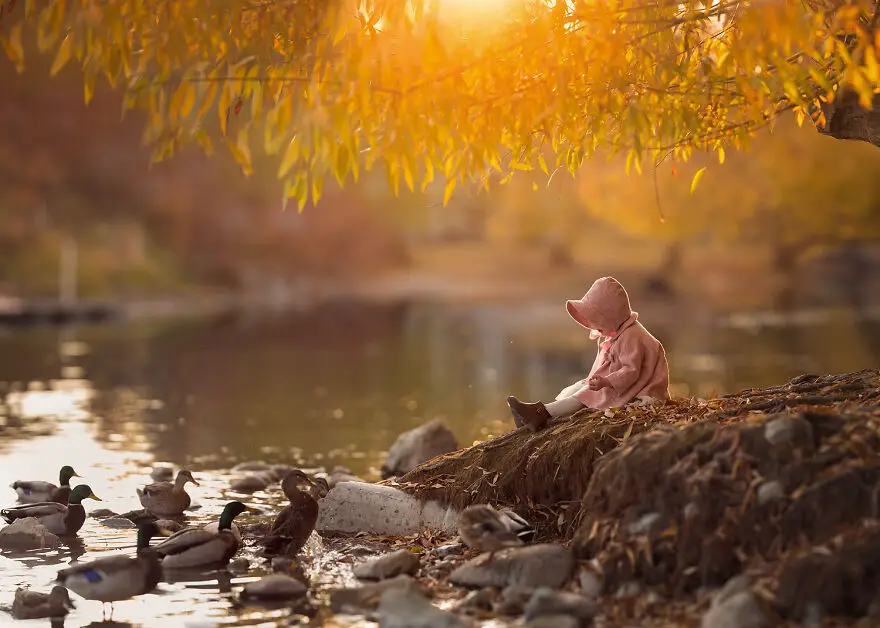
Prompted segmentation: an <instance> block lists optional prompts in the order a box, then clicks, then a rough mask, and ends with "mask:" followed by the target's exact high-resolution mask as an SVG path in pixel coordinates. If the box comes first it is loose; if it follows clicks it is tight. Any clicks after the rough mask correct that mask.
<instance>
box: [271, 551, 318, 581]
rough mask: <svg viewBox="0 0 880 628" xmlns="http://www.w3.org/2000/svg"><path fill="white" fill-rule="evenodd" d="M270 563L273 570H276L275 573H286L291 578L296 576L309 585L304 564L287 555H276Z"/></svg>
mask: <svg viewBox="0 0 880 628" xmlns="http://www.w3.org/2000/svg"><path fill="white" fill-rule="evenodd" d="M269 564H270V566H271V567H272V571H274V572H275V573H283V574H286V575H288V576H290V577H291V578H296V579H297V580H299V581H300V582H302V583H303V584H305V585H306V586H308V585H309V577H308V575H306V572H305V570H304V569H303V568H302V565H300V564H299V563H298V562H296V561H295V560H294V559H292V558H288V557H286V556H276V557H274V558H273V559H272V562H270V563H269Z"/></svg>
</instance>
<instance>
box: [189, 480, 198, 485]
mask: <svg viewBox="0 0 880 628" xmlns="http://www.w3.org/2000/svg"><path fill="white" fill-rule="evenodd" d="M190 482H192V483H193V486H199V483H198V482H196V481H195V480H190Z"/></svg>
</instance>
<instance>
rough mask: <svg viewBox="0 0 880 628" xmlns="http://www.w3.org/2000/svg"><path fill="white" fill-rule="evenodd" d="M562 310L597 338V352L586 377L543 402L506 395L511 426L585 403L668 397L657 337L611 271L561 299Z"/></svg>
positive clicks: (532, 424) (532, 425)
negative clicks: (578, 294) (581, 291)
mask: <svg viewBox="0 0 880 628" xmlns="http://www.w3.org/2000/svg"><path fill="white" fill-rule="evenodd" d="M566 307H567V308H568V313H569V314H570V315H571V317H572V318H573V319H574V320H576V321H577V322H578V323H580V324H581V325H582V326H584V327H586V328H587V329H589V330H590V339H598V344H599V353H598V355H597V356H596V360H595V362H593V368H592V369H590V374H589V375H588V376H587V378H586V379H583V380H581V381H579V382H575V383H574V384H572V385H571V386H568V387H567V388H565V389H564V390H563V391H562V392H560V393H559V394H558V395H557V396H556V401H552V402H550V403H547V404H544V403H541V402H540V401H538V402H536V403H524V402H522V401H520V400H519V399H517V398H516V397H513V396H511V397H508V398H507V404H508V405H509V406H510V411H511V412H512V413H513V419H514V422H515V423H516V426H517V427H523V426H524V425H525V426H526V427H528V428H529V429H530V430H532V431H536V430H539V429H541V428H542V427H544V426H545V425H546V424H547V422H548V421H549V420H550V419H555V418H557V417H561V416H568V415H570V414H574V413H575V412H577V411H578V410H580V409H582V408H584V407H587V408H595V409H597V410H601V409H604V408H613V407H618V406H622V405H625V404H626V403H628V402H630V401H632V400H633V399H635V398H636V397H642V396H648V397H653V398H655V399H669V365H668V364H667V362H666V351H665V350H664V349H663V345H662V344H660V341H659V340H657V339H656V338H654V336H652V335H651V333H650V332H649V331H648V330H647V329H645V328H644V327H643V326H642V324H641V323H639V322H638V318H639V315H638V314H637V313H636V312H633V311H632V310H631V309H630V304H629V296H628V295H627V293H626V290H624V288H623V286H622V285H620V283H619V282H618V281H617V280H616V279H614V278H613V277H602V278H601V279H597V280H596V281H595V282H594V283H593V285H592V286H591V287H590V289H589V290H588V291H587V293H586V294H585V295H584V297H583V298H582V299H580V300H579V301H568V302H566Z"/></svg>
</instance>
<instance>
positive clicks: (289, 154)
mask: <svg viewBox="0 0 880 628" xmlns="http://www.w3.org/2000/svg"><path fill="white" fill-rule="evenodd" d="M299 141H300V140H299V135H294V136H293V139H291V140H290V143H289V144H288V145H287V149H286V150H285V151H284V157H282V158H281V165H280V166H278V178H279V179H280V178H282V177H285V176H287V173H288V172H290V169H291V168H293V164H295V163H296V160H297V159H299Z"/></svg>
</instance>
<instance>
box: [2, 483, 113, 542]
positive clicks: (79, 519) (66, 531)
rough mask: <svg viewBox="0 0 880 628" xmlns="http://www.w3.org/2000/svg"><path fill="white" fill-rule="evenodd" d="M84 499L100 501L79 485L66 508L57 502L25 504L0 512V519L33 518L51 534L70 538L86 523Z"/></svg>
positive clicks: (71, 494)
mask: <svg viewBox="0 0 880 628" xmlns="http://www.w3.org/2000/svg"><path fill="white" fill-rule="evenodd" d="M84 499H94V500H97V501H101V498H100V497H98V496H97V495H95V494H94V493H93V492H92V489H91V488H89V486H88V485H87V484H80V485H79V486H76V487H74V489H73V490H72V491H71V492H70V500H69V501H68V503H67V505H66V506H65V505H64V504H59V503H58V502H42V503H37V504H26V505H24V506H14V507H12V508H5V509H3V510H0V517H3V519H4V520H5V521H6V523H12V522H13V521H15V520H16V519H26V518H28V517H34V518H35V519H37V520H38V521H39V522H40V523H42V524H43V525H44V526H46V529H48V530H49V532H51V533H52V534H57V535H59V536H70V535H73V534H76V533H77V532H79V530H80V528H82V526H83V524H84V523H85V521H86V509H85V508H84V507H83V505H82V502H83V500H84Z"/></svg>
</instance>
